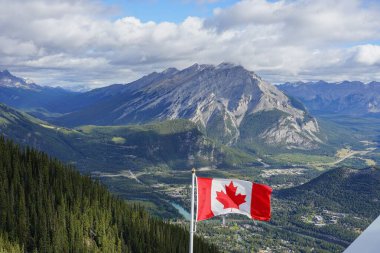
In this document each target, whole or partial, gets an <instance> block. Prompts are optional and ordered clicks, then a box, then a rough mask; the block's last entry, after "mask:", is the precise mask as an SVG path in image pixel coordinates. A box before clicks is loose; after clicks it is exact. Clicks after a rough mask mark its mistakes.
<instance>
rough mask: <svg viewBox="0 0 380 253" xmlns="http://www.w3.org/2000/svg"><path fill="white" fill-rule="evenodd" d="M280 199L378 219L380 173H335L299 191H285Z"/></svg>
mask: <svg viewBox="0 0 380 253" xmlns="http://www.w3.org/2000/svg"><path fill="white" fill-rule="evenodd" d="M277 196H278V197H280V198H285V199H293V200H297V202H298V203H299V204H300V205H302V206H326V207H333V206H335V207H336V208H335V209H336V210H339V211H343V212H348V213H350V212H353V213H355V214H360V215H363V216H367V217H371V218H373V219H374V218H376V217H377V216H378V210H380V201H379V196H380V170H379V169H377V168H367V169H362V170H356V169H348V168H338V169H334V170H331V171H328V172H326V173H324V174H323V175H321V176H320V177H317V178H316V179H314V180H311V181H310V182H308V183H306V184H304V185H301V186H299V187H295V188H290V189H285V190H281V191H279V193H278V195H277Z"/></svg>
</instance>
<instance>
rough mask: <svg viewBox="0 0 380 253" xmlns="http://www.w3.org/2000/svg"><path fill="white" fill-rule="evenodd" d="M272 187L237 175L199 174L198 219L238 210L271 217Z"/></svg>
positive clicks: (251, 216)
mask: <svg viewBox="0 0 380 253" xmlns="http://www.w3.org/2000/svg"><path fill="white" fill-rule="evenodd" d="M271 193H272V188H270V187H269V186H267V185H263V184H256V183H252V182H248V181H243V180H237V179H216V178H203V177H197V196H198V197H197V218H196V220H197V221H201V220H207V219H210V218H212V217H214V216H217V215H223V214H228V213H237V214H243V215H246V216H248V217H249V218H251V219H255V220H261V221H269V220H270V218H271V203H270V198H271Z"/></svg>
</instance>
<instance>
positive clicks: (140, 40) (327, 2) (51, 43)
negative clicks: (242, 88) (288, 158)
mask: <svg viewBox="0 0 380 253" xmlns="http://www.w3.org/2000/svg"><path fill="white" fill-rule="evenodd" d="M221 62H231V63H235V64H240V65H242V66H244V67H245V68H247V69H249V70H251V71H255V72H256V73H257V74H258V75H260V76H261V77H263V78H264V79H265V80H267V81H269V82H272V83H282V82H286V81H290V82H291V81H313V80H326V81H343V80H359V81H364V82H370V81H380V1H378V0H278V1H276V0H241V1H237V0H166V1H164V0H162V1H161V0H91V1H90V0H28V1H24V0H0V70H2V69H8V70H9V71H11V72H12V73H14V74H15V75H17V76H20V77H23V78H27V79H31V80H32V81H34V82H36V83H38V84H41V85H49V86H62V87H66V88H71V89H79V88H83V87H86V88H95V87H101V86H106V85H109V84H113V83H128V82H130V81H133V80H136V79H138V78H140V77H142V76H143V75H146V74H149V73H151V72H153V71H157V72H158V71H163V70H164V69H166V68H169V67H176V68H178V69H183V68H186V67H188V66H190V65H192V64H194V63H199V64H219V63H221Z"/></svg>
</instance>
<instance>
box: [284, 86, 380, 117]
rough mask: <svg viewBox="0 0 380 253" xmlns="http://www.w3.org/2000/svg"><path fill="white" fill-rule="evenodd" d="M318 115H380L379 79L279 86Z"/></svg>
mask: <svg viewBox="0 0 380 253" xmlns="http://www.w3.org/2000/svg"><path fill="white" fill-rule="evenodd" d="M277 87H278V88H279V89H280V90H282V91H284V92H285V93H286V94H288V95H289V96H292V97H295V98H297V99H299V100H301V101H302V103H304V104H305V106H306V107H307V108H308V110H309V111H310V112H311V113H313V114H315V115H319V114H321V115H323V114H335V115H336V114H339V115H353V116H363V115H368V116H375V117H379V115H380V82H370V83H363V82H359V81H343V82H339V83H328V82H325V81H318V82H295V83H285V84H281V85H279V86H277Z"/></svg>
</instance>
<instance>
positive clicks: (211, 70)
mask: <svg viewBox="0 0 380 253" xmlns="http://www.w3.org/2000/svg"><path fill="white" fill-rule="evenodd" d="M0 80H6V81H5V83H6V85H1V86H2V87H1V89H0V94H3V95H2V96H0V102H3V103H5V104H8V105H11V106H14V107H16V108H19V109H24V110H25V109H27V110H28V111H30V112H31V113H32V114H33V115H35V116H37V117H40V118H42V119H44V120H46V121H49V122H51V123H53V124H56V125H60V126H66V127H77V126H81V125H89V124H91V125H126V124H142V123H148V122H154V121H165V120H171V119H187V120H190V121H192V122H194V123H196V124H197V126H198V127H199V128H200V129H201V131H203V132H205V133H206V135H207V136H208V137H210V138H213V139H215V140H217V141H218V142H220V143H222V144H227V145H235V144H242V143H243V144H244V145H246V146H250V145H255V144H256V143H262V144H263V145H268V146H276V147H279V146H280V147H284V148H287V149H292V148H297V149H315V148H317V147H318V146H319V145H320V144H322V143H323V138H322V137H321V131H320V128H319V126H318V122H317V121H316V119H315V118H313V117H311V116H310V115H309V114H308V113H307V111H306V110H305V109H304V107H303V106H302V105H300V104H299V103H298V102H296V101H295V100H294V99H290V98H289V97H287V96H286V95H285V94H284V93H282V92H281V91H279V90H278V89H277V88H276V87H275V86H273V85H271V84H269V83H267V82H265V81H264V80H262V79H261V78H260V77H259V76H257V75H256V74H255V73H254V72H252V71H248V70H246V69H244V68H243V67H242V66H239V65H233V64H228V63H222V64H220V65H217V66H214V65H198V64H194V65H193V66H190V67H188V68H186V69H183V70H177V69H175V68H169V69H167V70H165V71H163V72H160V73H156V72H154V73H151V74H149V75H147V76H144V77H142V78H141V79H139V80H136V81H134V82H132V83H129V84H124V85H123V84H116V85H111V86H107V87H104V88H99V89H95V90H92V91H89V92H84V93H75V92H69V91H65V90H62V89H60V88H49V87H41V86H36V85H33V86H32V88H30V87H29V84H28V83H27V82H25V81H23V80H22V79H20V78H16V77H13V76H12V75H11V74H10V73H9V72H8V71H3V72H1V75H0ZM12 82H13V83H14V84H13V85H12ZM12 93H13V95H12ZM41 96H43V97H44V98H45V99H41ZM24 98H25V99H24Z"/></svg>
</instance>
